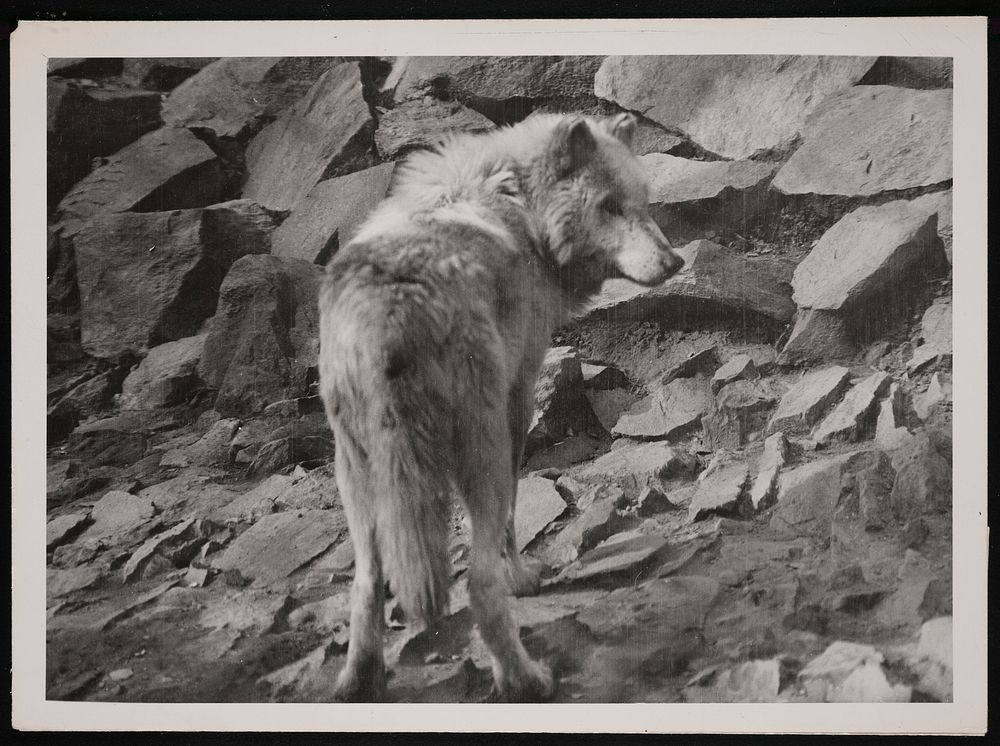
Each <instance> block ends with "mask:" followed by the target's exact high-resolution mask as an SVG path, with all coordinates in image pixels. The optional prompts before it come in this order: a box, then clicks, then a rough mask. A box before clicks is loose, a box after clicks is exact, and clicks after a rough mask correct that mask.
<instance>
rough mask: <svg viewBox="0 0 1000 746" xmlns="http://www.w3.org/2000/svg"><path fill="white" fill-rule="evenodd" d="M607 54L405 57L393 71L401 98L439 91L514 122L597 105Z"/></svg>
mask: <svg viewBox="0 0 1000 746" xmlns="http://www.w3.org/2000/svg"><path fill="white" fill-rule="evenodd" d="M601 60H602V58H601V57H586V56H583V57H574V56H567V57H560V56H552V55H550V56H541V55H538V56H511V57H402V58H398V59H397V63H396V69H394V70H393V72H392V73H391V74H390V76H391V77H393V78H395V79H396V80H397V83H396V86H395V95H394V98H395V100H396V101H397V102H403V101H406V100H409V99H413V98H418V97H422V96H423V95H425V94H427V93H433V94H436V95H438V96H439V97H448V98H452V99H455V100H457V101H460V102H461V103H463V104H465V105H466V106H468V107H470V108H472V109H475V110H476V111H478V112H480V113H481V114H484V115H485V116H487V117H489V118H490V119H492V120H493V121H494V122H497V123H498V124H499V123H503V124H509V123H512V122H514V121H517V120H518V119H523V118H524V117H526V116H527V115H528V114H530V113H531V111H532V110H533V109H534V108H536V107H538V106H540V105H547V106H553V107H556V108H576V107H586V106H588V105H591V106H592V105H594V104H596V103H597V102H596V100H595V98H594V73H595V72H596V71H597V68H598V67H599V66H600V64H601Z"/></svg>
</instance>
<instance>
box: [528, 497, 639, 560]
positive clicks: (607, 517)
mask: <svg viewBox="0 0 1000 746" xmlns="http://www.w3.org/2000/svg"><path fill="white" fill-rule="evenodd" d="M620 499H621V492H618V493H617V494H614V493H612V494H604V495H600V496H598V497H597V498H596V499H594V500H593V502H591V503H590V504H589V505H587V506H586V507H585V508H584V509H583V512H582V513H581V514H580V515H579V516H578V517H577V518H576V519H575V520H573V521H572V522H571V523H569V524H568V525H567V526H564V527H563V528H562V530H561V531H560V532H559V536H558V537H557V538H556V541H555V546H554V547H553V548H552V550H551V551H550V552H548V553H547V557H552V559H554V560H555V561H556V562H558V563H560V564H562V563H565V562H571V561H572V560H575V559H576V558H577V557H578V556H579V555H580V554H581V553H583V552H586V551H588V550H589V549H591V548H593V547H594V546H595V545H597V544H598V543H600V542H602V541H604V540H605V539H607V538H608V537H609V536H611V535H612V534H615V533H617V532H619V531H621V530H623V529H625V528H627V527H628V525H629V523H630V522H629V520H628V519H626V518H623V517H621V516H620V515H619V514H618V511H617V505H618V503H619V501H620Z"/></svg>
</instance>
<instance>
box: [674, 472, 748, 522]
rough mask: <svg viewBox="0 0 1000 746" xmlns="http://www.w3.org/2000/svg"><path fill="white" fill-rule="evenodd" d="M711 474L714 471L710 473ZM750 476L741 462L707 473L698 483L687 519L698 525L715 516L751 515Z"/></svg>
mask: <svg viewBox="0 0 1000 746" xmlns="http://www.w3.org/2000/svg"><path fill="white" fill-rule="evenodd" d="M709 470H711V471H709ZM749 479H750V472H749V470H748V468H747V464H746V463H744V462H742V461H731V462H729V463H721V464H719V465H718V466H717V467H715V468H712V467H711V466H709V469H706V476H705V477H704V478H700V479H699V480H698V485H697V487H695V492H694V495H693V496H692V498H691V504H690V505H689V506H688V516H689V517H690V519H691V520H692V521H699V520H701V519H703V518H707V517H708V516H710V515H713V514H721V515H741V514H746V513H748V512H749V510H748V508H749V505H748V495H747V487H748V482H749Z"/></svg>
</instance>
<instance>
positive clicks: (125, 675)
mask: <svg viewBox="0 0 1000 746" xmlns="http://www.w3.org/2000/svg"><path fill="white" fill-rule="evenodd" d="M134 675H135V671H133V670H132V669H131V668H116V669H115V670H114V671H111V672H109V673H108V678H109V679H110V680H111V681H127V680H128V679H131V678H132V676H134Z"/></svg>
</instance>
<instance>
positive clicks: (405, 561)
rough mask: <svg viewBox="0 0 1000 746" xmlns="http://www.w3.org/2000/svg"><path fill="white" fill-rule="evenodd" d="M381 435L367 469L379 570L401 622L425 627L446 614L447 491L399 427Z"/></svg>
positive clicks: (427, 455)
mask: <svg viewBox="0 0 1000 746" xmlns="http://www.w3.org/2000/svg"><path fill="white" fill-rule="evenodd" d="M381 435H382V437H381V438H380V439H379V442H378V444H377V446H376V448H375V451H376V452H375V453H374V454H372V455H373V458H372V460H371V465H372V478H373V484H372V487H373V492H374V494H373V495H372V499H373V501H374V503H375V516H376V536H377V540H378V547H379V553H380V555H381V557H382V567H383V569H384V571H385V574H386V576H387V577H388V579H389V586H390V588H391V589H392V592H393V594H394V595H395V596H396V597H397V598H398V599H399V601H400V603H401V604H402V607H403V611H404V612H405V613H406V615H407V617H409V618H412V619H417V620H420V621H422V622H423V623H424V624H426V625H430V624H433V623H434V622H435V621H437V620H438V619H440V618H441V617H442V616H444V615H445V614H446V613H447V611H448V580H449V577H450V570H449V560H448V512H449V505H450V499H449V496H448V489H447V486H446V485H445V484H444V483H443V480H442V474H441V472H442V469H441V464H440V463H436V460H435V459H434V457H433V454H432V452H431V449H423V448H420V445H419V438H418V437H417V436H416V434H415V433H412V432H410V431H409V428H408V427H407V426H406V425H405V424H402V423H398V424H396V426H395V427H391V428H383V429H382V433H381Z"/></svg>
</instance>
